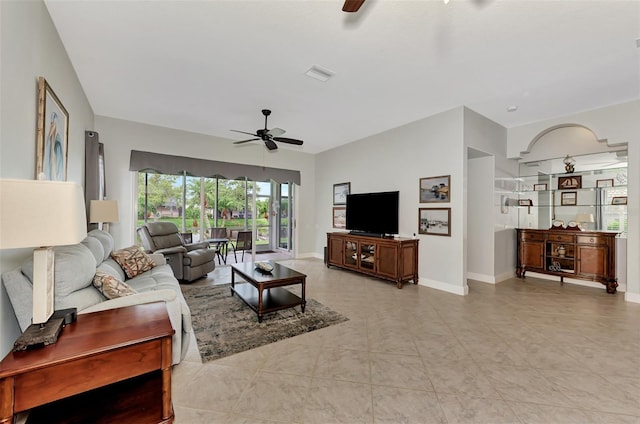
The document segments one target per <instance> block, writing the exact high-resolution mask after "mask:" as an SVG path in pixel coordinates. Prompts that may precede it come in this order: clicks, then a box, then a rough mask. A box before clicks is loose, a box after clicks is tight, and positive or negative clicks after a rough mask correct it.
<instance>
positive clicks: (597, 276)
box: [516, 228, 618, 293]
mask: <svg viewBox="0 0 640 424" xmlns="http://www.w3.org/2000/svg"><path fill="white" fill-rule="evenodd" d="M516 232H517V244H518V246H517V247H518V263H517V265H516V275H517V276H518V278H524V275H525V273H526V272H527V271H532V272H538V273H542V274H550V275H556V276H559V277H560V282H561V283H562V282H563V279H564V278H565V277H566V278H576V279H580V280H588V281H597V282H599V283H602V284H604V285H605V286H606V288H607V293H615V292H616V287H618V282H617V278H616V243H615V242H616V235H617V233H616V232H602V231H572V230H563V229H558V230H555V229H552V230H532V229H522V228H518V229H517V230H516Z"/></svg>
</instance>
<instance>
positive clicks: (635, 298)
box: [624, 292, 640, 303]
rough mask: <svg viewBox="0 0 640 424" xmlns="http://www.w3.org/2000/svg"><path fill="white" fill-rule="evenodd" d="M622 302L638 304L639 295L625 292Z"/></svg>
mask: <svg viewBox="0 0 640 424" xmlns="http://www.w3.org/2000/svg"><path fill="white" fill-rule="evenodd" d="M624 300H625V301H627V302H632V303H640V294H638V293H631V292H626V293H625V294H624Z"/></svg>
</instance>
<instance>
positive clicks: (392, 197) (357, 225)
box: [346, 191, 400, 237]
mask: <svg viewBox="0 0 640 424" xmlns="http://www.w3.org/2000/svg"><path fill="white" fill-rule="evenodd" d="M399 202H400V192H399V191H385V192H378V193H357V194H348V195H347V216H346V218H347V220H346V221H347V222H346V227H347V230H350V231H351V233H352V234H366V235H371V236H378V237H384V236H387V235H392V234H398V204H399Z"/></svg>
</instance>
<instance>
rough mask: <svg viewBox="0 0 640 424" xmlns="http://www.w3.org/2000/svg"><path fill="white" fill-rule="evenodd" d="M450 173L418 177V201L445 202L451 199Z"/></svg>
mask: <svg viewBox="0 0 640 424" xmlns="http://www.w3.org/2000/svg"><path fill="white" fill-rule="evenodd" d="M450 184H451V175H442V176H439V177H427V178H420V184H419V186H420V203H447V202H449V201H450V199H451V189H450Z"/></svg>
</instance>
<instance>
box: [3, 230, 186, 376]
mask: <svg viewBox="0 0 640 424" xmlns="http://www.w3.org/2000/svg"><path fill="white" fill-rule="evenodd" d="M113 246H114V242H113V238H112V237H111V235H110V234H109V233H107V232H105V231H101V230H93V231H91V232H89V234H88V235H87V237H86V238H85V239H84V240H83V241H82V242H81V243H78V244H74V245H70V246H58V247H55V248H54V250H55V309H56V310H57V309H66V308H77V309H78V313H79V314H83V313H88V312H96V311H102V310H106V309H113V308H121V307H124V306H130V305H138V304H143V303H151V302H158V301H161V302H164V303H165V304H166V306H167V311H168V313H169V319H170V320H171V324H172V326H173V329H174V330H175V334H174V335H173V343H172V348H173V358H172V360H173V361H172V362H173V364H177V363H179V362H180V361H181V360H182V359H183V358H184V356H185V354H186V353H187V349H188V346H189V338H190V334H191V332H192V327H191V312H190V311H189V306H188V305H187V303H186V302H185V300H184V297H183V296H182V291H181V290H180V284H179V283H178V280H177V279H176V277H175V276H174V275H173V271H172V269H171V267H170V266H169V265H168V264H167V263H166V262H165V259H164V257H163V256H162V255H150V257H151V258H152V259H153V261H154V263H155V264H156V266H155V267H153V268H152V269H150V270H149V271H146V272H144V273H142V274H140V275H137V276H135V277H134V278H130V279H127V278H126V276H125V272H124V271H123V269H122V268H121V267H120V265H118V263H117V262H116V261H114V260H113V259H112V258H111V252H112V251H113V250H114V249H113ZM97 270H101V271H103V272H105V273H107V274H109V275H111V276H113V277H116V278H117V279H119V280H120V281H124V282H126V283H127V284H128V285H129V286H131V288H133V289H134V290H135V291H136V292H137V293H135V294H132V295H129V296H124V297H119V298H115V299H107V298H106V297H105V296H104V295H103V294H102V293H101V292H100V291H99V290H98V289H97V288H96V287H94V285H93V277H94V275H95V274H96V271H97ZM32 278H33V260H32V259H29V260H27V261H26V262H25V263H23V264H22V266H21V267H19V268H17V269H15V270H13V271H9V272H5V273H3V274H2V282H3V284H4V286H5V288H6V290H7V294H8V295H9V300H10V301H11V305H12V306H13V310H14V312H15V315H16V318H17V319H18V324H19V325H20V328H21V329H22V331H24V330H25V329H26V328H27V327H28V326H29V324H30V323H31V316H32V290H33V289H32V283H31V281H32Z"/></svg>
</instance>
